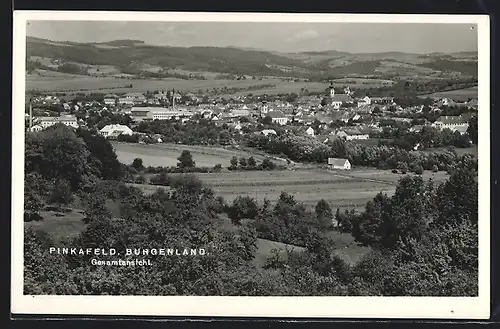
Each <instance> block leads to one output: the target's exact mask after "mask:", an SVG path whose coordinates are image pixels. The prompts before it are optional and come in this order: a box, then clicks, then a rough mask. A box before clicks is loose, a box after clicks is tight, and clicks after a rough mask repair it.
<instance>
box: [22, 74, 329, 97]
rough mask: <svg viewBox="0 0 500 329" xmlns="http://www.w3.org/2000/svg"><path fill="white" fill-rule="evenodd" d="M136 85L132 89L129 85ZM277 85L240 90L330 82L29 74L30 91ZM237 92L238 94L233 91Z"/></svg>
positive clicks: (319, 86)
mask: <svg viewBox="0 0 500 329" xmlns="http://www.w3.org/2000/svg"><path fill="white" fill-rule="evenodd" d="M130 84H132V87H131V88H125V87H124V86H125V85H130ZM263 84H273V85H275V86H276V87H275V88H266V89H262V90H248V91H242V92H240V93H243V94H248V93H253V94H256V93H261V94H262V93H290V92H299V91H300V89H301V88H306V89H308V90H309V91H311V92H312V91H324V90H325V89H326V88H327V87H328V84H326V83H318V82H289V81H282V80H280V79H263V80H258V79H256V80H248V79H247V80H182V79H176V78H165V79H161V80H159V79H122V78H111V77H91V76H83V75H69V74H62V75H56V74H51V75H49V74H47V75H43V76H41V75H27V77H26V90H39V91H46V92H78V91H79V90H82V92H103V93H106V92H115V93H120V92H123V93H126V92H144V91H147V90H165V89H172V88H175V89H177V90H180V91H193V92H195V91H197V90H199V89H201V90H205V89H213V88H221V87H228V88H233V87H234V88H245V87H251V86H256V85H263ZM231 95H237V94H231Z"/></svg>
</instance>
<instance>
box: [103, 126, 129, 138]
mask: <svg viewBox="0 0 500 329" xmlns="http://www.w3.org/2000/svg"><path fill="white" fill-rule="evenodd" d="M100 133H101V135H103V136H104V137H106V138H114V137H118V136H119V135H129V136H130V135H132V134H133V133H134V132H133V131H132V129H130V128H129V127H127V126H125V125H107V126H105V127H104V128H102V129H101V130H100Z"/></svg>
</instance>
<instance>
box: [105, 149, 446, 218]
mask: <svg viewBox="0 0 500 329" xmlns="http://www.w3.org/2000/svg"><path fill="white" fill-rule="evenodd" d="M113 147H114V148H115V152H116V154H117V156H118V160H119V161H120V162H122V163H125V164H131V163H132V162H133V160H134V159H135V158H141V159H142V160H143V164H144V166H176V165H177V158H178V157H179V155H180V154H181V152H182V151H183V150H188V151H190V152H191V154H192V156H193V159H194V160H195V162H196V166H198V167H213V166H215V165H216V164H221V165H222V167H223V168H227V167H228V166H229V163H230V160H231V158H232V157H233V156H236V157H237V158H240V157H242V156H243V157H246V158H248V157H250V156H253V157H254V158H255V159H256V160H257V162H259V161H262V160H263V159H264V158H265V156H264V155H261V154H258V153H252V152H250V151H244V150H236V149H224V148H218V147H208V146H188V145H176V144H153V145H141V144H127V143H119V142H113ZM273 161H274V162H275V163H277V164H285V162H284V161H279V160H273ZM196 175H198V177H199V178H200V179H201V180H202V181H203V182H204V183H206V184H207V185H208V186H211V187H212V188H213V189H214V191H215V192H216V193H217V195H219V196H222V197H223V198H224V199H225V200H226V201H227V202H232V200H234V199H235V198H236V197H237V196H250V197H253V198H255V199H257V200H258V201H260V202H262V201H263V200H264V199H268V200H270V201H271V202H274V201H275V200H276V199H277V198H278V197H279V195H280V194H281V192H282V191H286V192H287V193H289V194H291V195H293V196H294V197H295V198H296V200H298V201H301V202H303V203H304V204H305V205H307V206H310V207H313V206H315V205H316V203H317V202H318V201H319V200H321V199H324V200H326V201H328V202H329V203H330V204H331V206H332V207H333V208H334V209H336V208H340V209H351V208H354V209H357V210H362V209H364V207H365V205H366V202H368V201H370V200H372V199H373V197H374V196H375V195H376V194H377V193H379V192H384V193H387V194H388V195H392V194H393V193H394V191H395V186H396V184H397V182H398V181H399V179H401V178H402V177H403V176H404V175H402V174H394V173H392V172H391V171H390V170H378V169H372V168H353V169H352V170H350V171H339V170H329V169H326V168H319V166H317V165H316V166H309V167H304V169H293V170H292V169H290V170H276V171H232V172H222V173H205V174H202V173H199V174H196ZM422 178H423V179H424V180H426V181H427V180H428V179H430V178H432V179H433V180H435V181H436V182H442V181H444V180H445V179H446V178H447V174H446V173H445V172H437V173H433V172H430V171H425V172H424V173H423V175H422ZM139 187H141V186H139ZM141 188H142V189H143V190H144V191H145V192H148V193H152V192H153V191H154V190H156V188H157V187H153V186H151V185H143V186H142V187H141Z"/></svg>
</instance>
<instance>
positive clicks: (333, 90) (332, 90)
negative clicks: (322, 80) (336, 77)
mask: <svg viewBox="0 0 500 329" xmlns="http://www.w3.org/2000/svg"><path fill="white" fill-rule="evenodd" d="M333 96H335V89H334V88H333V82H330V97H333Z"/></svg>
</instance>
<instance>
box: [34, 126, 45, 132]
mask: <svg viewBox="0 0 500 329" xmlns="http://www.w3.org/2000/svg"><path fill="white" fill-rule="evenodd" d="M42 130H43V128H42V126H39V125H34V126H33V127H31V131H33V132H39V131H42Z"/></svg>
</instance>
